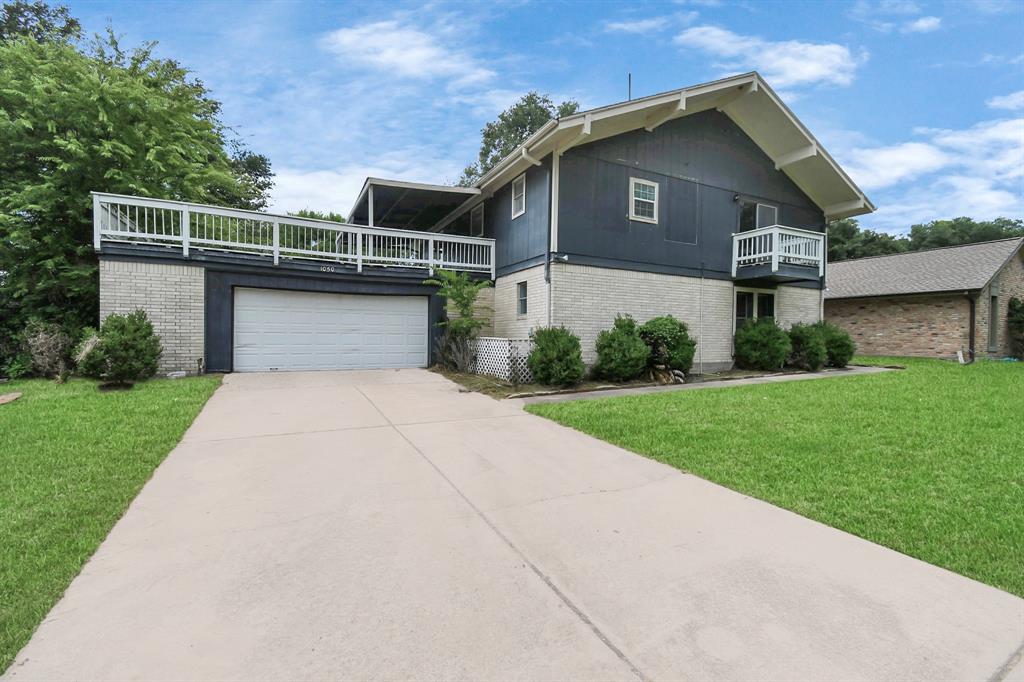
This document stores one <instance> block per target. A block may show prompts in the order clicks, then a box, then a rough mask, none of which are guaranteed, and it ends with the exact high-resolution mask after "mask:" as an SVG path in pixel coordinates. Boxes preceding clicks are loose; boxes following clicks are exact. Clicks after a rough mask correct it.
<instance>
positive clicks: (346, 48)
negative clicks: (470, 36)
mask: <svg viewBox="0 0 1024 682" xmlns="http://www.w3.org/2000/svg"><path fill="white" fill-rule="evenodd" d="M451 42H452V41H449V40H445V39H443V37H442V36H437V35H434V34H433V33H431V32H428V31H427V30H424V29H423V28H421V27H419V26H413V25H406V24H402V23H401V22H399V21H397V20H394V19H391V20H387V21H375V22H370V23H366V24H360V25H358V26H352V27H348V28H340V29H338V30H336V31H332V32H330V33H328V34H327V35H325V36H324V37H323V38H322V39H321V42H320V44H321V46H322V47H323V48H324V49H326V50H328V51H329V52H332V53H333V54H335V55H337V56H338V57H339V58H341V59H342V60H345V61H347V62H352V63H355V64H360V65H363V66H368V67H371V68H375V69H378V70H380V71H384V72H387V73H389V74H393V75H396V76H400V77H404V78H411V79H419V80H435V79H446V80H448V81H449V82H450V83H451V84H452V85H453V86H456V87H461V86H467V85H474V84H480V83H483V82H486V81H489V80H491V79H492V78H494V76H495V75H496V74H495V72H494V71H493V70H492V69H490V68H487V67H486V66H484V65H483V64H482V63H481V62H480V61H479V60H477V59H476V58H474V57H473V56H472V55H470V54H469V53H467V52H464V51H460V50H456V49H452V48H450V47H448V45H449V44H451Z"/></svg>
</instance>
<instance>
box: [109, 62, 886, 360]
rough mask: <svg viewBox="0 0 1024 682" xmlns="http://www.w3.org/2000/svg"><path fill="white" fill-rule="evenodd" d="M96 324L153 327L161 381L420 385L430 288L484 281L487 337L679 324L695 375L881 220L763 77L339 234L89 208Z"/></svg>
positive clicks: (303, 223) (626, 111)
mask: <svg viewBox="0 0 1024 682" xmlns="http://www.w3.org/2000/svg"><path fill="white" fill-rule="evenodd" d="M93 210H94V215H95V218H94V222H95V234H94V240H95V241H94V246H95V248H96V250H97V251H98V252H99V259H100V309H101V311H102V313H103V315H104V316H105V315H106V314H108V313H110V312H114V311H125V310H130V309H133V308H136V307H138V308H143V309H145V310H147V311H148V312H149V313H150V315H151V317H152V318H153V321H154V326H155V327H156V329H157V332H158V333H159V334H160V336H161V338H162V340H163V343H164V350H165V352H164V358H163V362H162V365H161V369H163V370H165V371H170V370H186V371H196V369H197V368H198V367H199V366H200V365H204V366H205V368H206V370H207V371H229V372H230V371H268V370H298V369H349V368H380V367H422V366H426V365H428V364H430V362H431V361H432V360H433V358H434V351H435V349H436V347H437V340H438V327H437V324H438V323H439V322H440V321H441V320H442V319H443V316H444V315H445V309H444V301H443V300H441V297H440V296H438V295H437V288H436V287H434V286H429V285H425V284H424V283H423V282H424V280H425V279H426V278H427V277H428V276H429V274H430V273H431V272H433V271H434V270H436V269H438V268H444V269H448V270H456V271H463V272H468V273H471V274H472V275H473V276H474V277H482V278H487V279H490V280H493V282H494V287H493V288H491V289H487V290H486V291H485V292H484V294H483V295H482V297H481V306H487V307H490V308H491V309H492V310H493V316H492V321H491V324H490V326H489V327H488V328H487V329H485V330H484V331H485V333H486V334H491V335H494V336H498V337H506V338H516V339H524V338H525V337H527V336H529V334H530V333H531V332H532V331H533V330H535V329H538V328H540V327H547V326H551V325H565V326H566V327H569V328H570V329H571V330H572V331H574V332H575V333H576V334H577V335H579V337H580V340H581V342H582V347H583V356H584V360H585V361H586V362H588V363H591V362H593V361H594V360H595V340H596V338H597V335H598V333H600V331H601V330H603V329H607V328H608V327H610V326H611V325H612V323H613V321H614V319H615V316H616V315H617V314H620V313H624V314H629V315H632V316H634V317H635V318H636V319H637V321H639V322H644V321H646V320H648V319H650V318H651V317H654V316H658V315H666V314H672V315H675V316H676V317H678V318H679V319H681V320H683V321H684V322H686V323H687V324H688V325H689V327H690V331H691V333H692V334H693V335H694V337H696V339H697V342H698V343H697V351H696V357H695V358H694V371H695V372H698V373H699V372H706V371H715V370H718V369H723V368H727V367H730V366H731V365H732V350H733V349H732V339H733V332H734V330H735V328H736V325H738V324H742V323H743V322H744V321H746V320H749V319H753V318H757V317H768V316H770V317H774V318H776V319H777V320H779V322H780V323H781V324H783V325H784V326H789V325H792V324H794V323H796V322H816V321H818V320H819V319H821V310H822V288H823V285H824V278H823V275H824V269H825V251H826V250H825V226H826V225H827V224H828V221H830V220H835V219H840V218H845V217H851V216H857V215H863V214H866V213H870V212H871V211H873V210H875V207H874V205H872V203H871V202H870V201H869V200H868V199H867V197H865V196H864V193H863V192H862V191H861V190H860V189H859V188H858V187H857V186H856V184H855V183H854V182H853V181H852V180H851V179H850V178H849V176H848V175H847V174H846V173H844V172H843V170H842V169H841V168H840V167H839V165H838V164H837V163H836V162H835V160H834V159H832V157H831V156H829V154H828V152H827V151H826V150H825V149H824V148H823V147H822V146H821V144H820V143H819V142H818V141H817V140H816V139H815V138H814V136H813V135H812V134H811V133H810V131H809V130H808V129H807V128H806V127H805V126H804V125H803V124H802V123H801V122H800V121H799V120H797V118H796V117H795V116H794V115H793V113H792V112H791V111H790V110H789V109H788V108H787V107H786V105H785V104H784V103H783V102H782V100H781V99H780V98H779V97H778V95H776V94H775V93H774V92H773V91H772V89H771V88H770V87H769V86H768V84H767V83H765V82H764V79H762V78H761V76H760V75H758V74H756V73H748V74H743V75H740V76H734V77H731V78H724V79H722V80H718V81H714V82H712V83H704V84H701V85H695V86H690V87H687V88H681V89H678V90H673V91H670V92H665V93H661V94H658V95H652V96H650V97H643V98H639V99H634V100H631V101H627V102H619V103H617V104H612V105H609V106H604V107H599V108H596V109H592V110H590V111H584V112H579V113H576V114H572V115H570V116H564V117H561V118H557V119H553V120H551V121H549V122H547V123H546V124H544V125H543V126H542V127H541V128H540V129H539V130H537V131H536V132H535V133H534V134H533V135H531V136H530V137H529V138H528V139H526V140H525V141H524V142H523V143H522V144H521V145H520V146H519V147H517V148H516V149H515V150H514V151H513V152H512V153H510V154H509V155H508V156H506V157H505V158H504V159H502V160H501V161H500V162H499V163H498V164H496V165H495V166H494V167H493V168H492V169H490V170H489V171H488V172H487V174H486V175H484V176H483V177H481V178H480V179H479V180H478V181H477V182H476V183H475V184H474V185H473V186H472V187H452V186H441V185H427V184H423V183H418V182H410V181H406V180H386V179H380V178H367V180H366V182H365V183H364V186H363V189H362V190H361V192H360V193H359V195H358V197H357V198H356V201H355V204H354V205H353V207H352V210H351V211H350V213H349V215H348V220H347V222H346V223H345V224H343V225H342V224H338V223H329V222H324V221H316V220H307V219H303V218H299V217H295V216H287V215H273V214H267V213H256V212H253V211H239V210H235V209H228V208H223V207H213V206H201V205H196V204H186V203H181V202H175V201H165V200H158V199H149V198H142V197H127V196H117V195H110V194H100V193H96V194H94V208H93Z"/></svg>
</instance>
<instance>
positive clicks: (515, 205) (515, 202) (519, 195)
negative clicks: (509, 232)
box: [512, 173, 526, 219]
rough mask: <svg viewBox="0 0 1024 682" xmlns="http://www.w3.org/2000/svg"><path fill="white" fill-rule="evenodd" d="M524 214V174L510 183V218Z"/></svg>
mask: <svg viewBox="0 0 1024 682" xmlns="http://www.w3.org/2000/svg"><path fill="white" fill-rule="evenodd" d="M524 213H526V174H525V173H524V174H523V175H520V176H519V177H518V178H516V179H515V180H513V181H512V218H513V219H515V218H518V217H519V216H521V215H523V214H524Z"/></svg>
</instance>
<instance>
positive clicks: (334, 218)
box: [288, 208, 347, 223]
mask: <svg viewBox="0 0 1024 682" xmlns="http://www.w3.org/2000/svg"><path fill="white" fill-rule="evenodd" d="M288 215H291V216H295V217H296V218H309V219H310V220H330V221H331V222H333V223H344V222H347V221H346V219H345V216H343V215H341V214H340V213H335V212H334V211H327V212H326V213H325V212H323V211H314V210H312V209H308V208H304V209H302V210H301V211H296V212H295V213H289V214H288Z"/></svg>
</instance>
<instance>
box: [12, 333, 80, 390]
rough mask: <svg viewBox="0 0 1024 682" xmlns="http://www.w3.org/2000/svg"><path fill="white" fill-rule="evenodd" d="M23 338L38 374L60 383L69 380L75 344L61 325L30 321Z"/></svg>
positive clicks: (33, 367)
mask: <svg viewBox="0 0 1024 682" xmlns="http://www.w3.org/2000/svg"><path fill="white" fill-rule="evenodd" d="M23 338H24V340H25V348H26V349H27V351H28V354H29V357H30V358H31V362H32V369H33V370H35V373H36V374H38V375H40V376H44V377H47V378H49V379H57V380H58V381H64V380H65V379H66V378H67V375H68V374H69V373H70V371H71V349H72V346H73V344H74V342H73V341H72V340H71V336H70V335H68V334H67V332H65V331H64V330H63V329H62V328H61V326H60V325H59V324H55V323H53V322H42V321H40V320H30V321H29V323H28V324H27V325H25V331H24V333H23Z"/></svg>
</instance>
